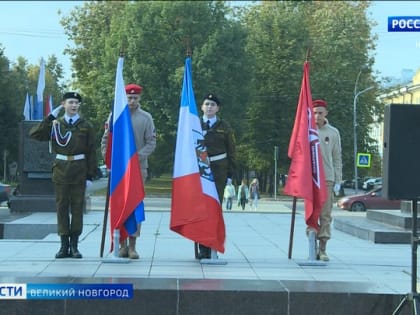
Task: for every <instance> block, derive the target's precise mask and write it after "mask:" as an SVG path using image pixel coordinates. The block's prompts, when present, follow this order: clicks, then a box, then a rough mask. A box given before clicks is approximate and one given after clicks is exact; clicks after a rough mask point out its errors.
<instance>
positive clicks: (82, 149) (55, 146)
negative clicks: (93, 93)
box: [30, 92, 98, 258]
mask: <svg viewBox="0 0 420 315" xmlns="http://www.w3.org/2000/svg"><path fill="white" fill-rule="evenodd" d="M81 102H82V97H81V96H80V94H79V93H77V92H67V93H65V94H64V95H63V99H62V102H61V105H60V106H58V107H57V108H56V109H54V110H53V111H52V112H51V114H49V115H48V116H47V117H45V118H44V120H42V122H41V123H40V124H38V125H37V126H34V127H33V128H32V129H31V131H30V136H31V137H32V138H33V139H36V140H40V141H50V144H51V150H52V153H55V154H56V156H55V160H54V163H53V166H52V181H53V183H54V190H55V200H56V210H57V230H58V231H57V232H58V235H59V236H60V239H61V247H60V249H59V251H58V252H57V254H56V255H55V258H66V257H72V258H82V254H81V253H80V252H79V250H78V242H79V236H80V234H82V229H83V206H84V201H85V191H86V187H87V186H90V185H91V184H92V179H93V178H94V177H95V176H96V173H97V169H98V165H97V159H96V140H95V137H96V136H95V135H96V131H95V130H94V128H93V126H92V124H91V123H90V122H88V121H87V120H86V119H84V118H82V117H81V116H80V115H79V108H80V104H81ZM61 109H64V115H63V116H60V117H59V113H60V111H61ZM70 214H71V216H70Z"/></svg>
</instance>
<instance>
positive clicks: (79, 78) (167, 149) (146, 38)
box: [63, 1, 247, 175]
mask: <svg viewBox="0 0 420 315" xmlns="http://www.w3.org/2000/svg"><path fill="white" fill-rule="evenodd" d="M230 13H231V12H230V10H229V8H227V7H226V6H225V4H224V3H223V2H212V1H198V2H188V1H176V2H124V3H121V2H88V3H85V5H84V6H83V8H80V9H78V10H75V11H73V12H72V13H71V15H70V16H69V17H67V18H64V19H63V25H64V27H65V29H66V32H67V34H68V35H69V37H70V38H71V39H72V40H73V41H74V42H75V43H76V48H73V49H69V50H68V52H69V53H70V55H71V56H72V60H73V61H74V63H73V67H74V69H75V72H76V77H75V79H76V82H75V85H76V86H78V87H79V88H80V90H81V91H82V93H83V94H84V95H87V96H86V97H87V102H88V104H86V107H87V108H88V110H89V111H90V112H89V115H90V117H91V118H93V119H96V123H97V125H98V127H99V126H101V124H103V121H104V120H105V119H106V116H107V115H108V113H109V111H110V103H111V100H112V97H113V92H114V91H113V89H114V80H115V79H114V76H115V68H116V62H117V58H118V55H119V51H120V49H121V47H122V48H123V51H124V55H125V61H124V79H125V81H126V83H130V82H135V83H138V84H140V85H142V86H143V87H144V91H143V95H142V107H143V108H144V109H145V110H147V111H149V112H151V114H152V115H153V117H154V120H155V124H156V126H157V131H158V146H157V149H156V151H155V153H154V154H153V155H152V156H151V159H150V168H151V171H152V173H154V174H156V175H159V174H160V173H162V172H168V171H171V168H172V167H171V166H172V161H173V152H174V146H175V136H176V135H175V133H176V125H177V120H178V112H179V100H180V91H181V86H182V73H183V66H184V59H185V56H186V51H187V47H189V48H190V49H191V50H192V59H193V80H194V88H195V92H196V97H197V103H198V105H199V104H200V103H201V100H202V96H203V95H204V94H205V93H207V91H213V92H214V93H216V94H218V95H219V96H220V98H221V99H222V102H223V104H224V105H223V110H222V115H223V116H224V117H226V118H227V119H229V120H232V119H233V118H237V117H238V116H239V118H241V116H242V113H241V111H242V107H243V103H244V102H245V100H246V98H247V93H246V91H247V87H246V82H247V80H246V78H247V75H244V71H243V70H242V68H243V67H244V66H246V62H245V60H246V59H245V57H246V55H245V54H244V49H243V47H244V44H243V42H244V40H245V33H244V32H243V29H242V28H241V26H240V24H239V22H238V21H235V20H233V19H228V18H227V16H228V15H229V14H230ZM221 60H222V61H223V62H221ZM238 112H239V114H238ZM95 115H96V116H95ZM231 118H232V119H231ZM235 123H236V122H235ZM236 124H237V125H238V126H239V123H236ZM98 130H99V132H98V133H102V130H101V128H98Z"/></svg>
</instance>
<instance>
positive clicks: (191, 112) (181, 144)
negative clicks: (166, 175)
mask: <svg viewBox="0 0 420 315" xmlns="http://www.w3.org/2000/svg"><path fill="white" fill-rule="evenodd" d="M170 229H171V230H172V231H174V232H176V233H178V234H181V235H182V236H184V237H186V238H188V239H190V240H193V241H195V242H197V243H200V244H203V245H205V246H207V247H210V248H212V249H214V250H216V251H218V252H221V253H224V251H225V246H224V243H225V223H224V221H223V216H222V208H221V205H220V202H219V197H218V195H217V190H216V185H215V182H214V179H213V174H212V173H211V170H210V161H209V158H208V156H207V151H206V147H205V144H204V137H203V130H202V129H201V124H200V118H199V116H198V112H197V106H196V103H195V98H194V91H193V87H192V77H191V58H190V57H187V59H186V61H185V70H184V80H183V85H182V95H181V106H180V111H179V119H178V132H177V139H176V148H175V162H174V173H173V180H172V203H171V221H170Z"/></svg>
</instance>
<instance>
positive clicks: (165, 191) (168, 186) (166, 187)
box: [93, 175, 172, 197]
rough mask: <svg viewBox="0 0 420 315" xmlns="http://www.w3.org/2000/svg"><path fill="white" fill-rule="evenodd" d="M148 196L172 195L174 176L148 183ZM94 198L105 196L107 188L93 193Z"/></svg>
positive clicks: (159, 178)
mask: <svg viewBox="0 0 420 315" xmlns="http://www.w3.org/2000/svg"><path fill="white" fill-rule="evenodd" d="M145 190H146V196H148V195H149V196H167V197H170V196H171V193H172V176H171V175H162V176H160V177H155V178H152V179H150V180H147V181H146V186H145ZM93 195H94V196H105V195H106V188H102V189H99V190H97V191H95V192H94V193H93Z"/></svg>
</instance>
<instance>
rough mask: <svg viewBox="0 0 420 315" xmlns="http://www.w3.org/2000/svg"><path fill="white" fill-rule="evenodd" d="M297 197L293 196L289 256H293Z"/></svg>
mask: <svg viewBox="0 0 420 315" xmlns="http://www.w3.org/2000/svg"><path fill="white" fill-rule="evenodd" d="M296 200H297V198H296V197H293V205H292V222H291V223H290V238H289V255H288V258H289V259H291V258H292V249H293V234H294V231H295V218H296Z"/></svg>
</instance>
